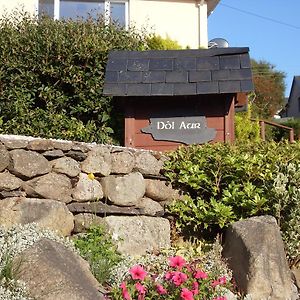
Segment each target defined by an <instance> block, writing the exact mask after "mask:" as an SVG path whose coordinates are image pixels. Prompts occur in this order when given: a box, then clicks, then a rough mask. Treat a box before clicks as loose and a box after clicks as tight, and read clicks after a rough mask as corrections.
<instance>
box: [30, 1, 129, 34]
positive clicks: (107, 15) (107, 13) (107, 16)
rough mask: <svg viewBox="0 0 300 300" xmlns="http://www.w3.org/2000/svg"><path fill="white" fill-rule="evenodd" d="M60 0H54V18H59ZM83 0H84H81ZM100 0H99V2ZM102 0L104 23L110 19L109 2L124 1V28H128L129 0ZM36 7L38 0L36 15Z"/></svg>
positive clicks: (107, 22)
mask: <svg viewBox="0 0 300 300" xmlns="http://www.w3.org/2000/svg"><path fill="white" fill-rule="evenodd" d="M60 1H61V0H54V20H59V14H60V11H59V4H60ZM82 1H84V0H82ZM100 1H101V0H99V2H100ZM102 2H104V8H105V15H104V17H105V22H106V24H109V21H110V4H111V3H124V4H125V28H126V29H128V27H129V3H128V2H129V0H103V1H102ZM38 9H39V0H35V11H36V13H37V15H38V13H39V12H38Z"/></svg>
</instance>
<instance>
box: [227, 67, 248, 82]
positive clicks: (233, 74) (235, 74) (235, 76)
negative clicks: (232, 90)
mask: <svg viewBox="0 0 300 300" xmlns="http://www.w3.org/2000/svg"><path fill="white" fill-rule="evenodd" d="M251 78H252V72H251V69H238V70H230V75H229V77H228V79H230V80H244V79H251Z"/></svg>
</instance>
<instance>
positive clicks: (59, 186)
mask: <svg viewBox="0 0 300 300" xmlns="http://www.w3.org/2000/svg"><path fill="white" fill-rule="evenodd" d="M23 188H24V190H25V191H26V193H27V195H28V196H30V197H41V198H45V199H54V200H57V201H61V202H65V203H68V202H71V200H72V197H71V194H72V184H71V180H70V179H69V178H68V177H67V176H66V175H63V174H57V173H49V174H46V175H43V176H40V177H36V178H33V179H31V180H29V181H26V182H25V183H24V184H23Z"/></svg>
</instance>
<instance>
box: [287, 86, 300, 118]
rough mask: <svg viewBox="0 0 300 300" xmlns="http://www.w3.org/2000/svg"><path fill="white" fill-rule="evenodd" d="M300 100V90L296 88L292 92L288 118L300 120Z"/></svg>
mask: <svg viewBox="0 0 300 300" xmlns="http://www.w3.org/2000/svg"><path fill="white" fill-rule="evenodd" d="M299 99H300V89H299V88H297V87H295V88H294V89H293V90H292V94H291V96H290V100H289V102H288V109H287V117H295V118H300V110H299V105H300V104H299V101H300V100H299Z"/></svg>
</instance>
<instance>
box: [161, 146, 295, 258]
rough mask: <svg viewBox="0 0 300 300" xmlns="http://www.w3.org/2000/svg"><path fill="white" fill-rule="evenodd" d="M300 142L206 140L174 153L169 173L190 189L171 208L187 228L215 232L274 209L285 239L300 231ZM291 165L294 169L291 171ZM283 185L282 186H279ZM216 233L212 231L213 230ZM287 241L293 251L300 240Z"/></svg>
mask: <svg viewBox="0 0 300 300" xmlns="http://www.w3.org/2000/svg"><path fill="white" fill-rule="evenodd" d="M299 161H300V143H295V144H287V143H279V144H276V143H274V142H271V143H248V144H240V145H228V144H206V145H203V146H195V145H192V146H189V147H182V148H180V149H179V150H177V151H175V152H173V153H171V154H170V160H169V161H167V162H166V165H165V168H166V172H165V175H166V176H167V177H168V178H169V179H170V180H171V181H172V182H173V184H175V185H177V186H179V187H180V188H181V189H183V190H184V191H185V193H186V196H185V199H183V200H177V201H174V203H173V204H172V205H171V206H170V207H169V211H170V212H171V213H173V214H175V215H177V226H178V228H179V229H180V230H181V231H182V232H183V233H188V234H190V233H191V232H193V233H194V234H195V235H197V234H203V233H207V232H209V233H210V234H211V233H215V232H218V231H219V230H220V228H222V227H224V226H227V225H228V224H229V223H231V222H233V221H237V220H239V219H242V218H247V217H251V216H256V215H262V214H271V215H274V216H275V217H276V218H277V221H278V223H279V225H280V227H281V230H283V231H284V236H285V240H286V241H287V240H290V242H291V243H292V241H294V238H295V237H298V236H299V228H298V227H299V226H298V225H297V224H299V222H298V219H297V218H298V217H296V215H297V214H298V207H299V201H300V194H299V192H298V190H299V184H300V180H299V176H300V175H299V174H300V169H299ZM292 170H293V171H292ZM277 186H280V189H279V188H278V187H277ZM212 236H213V235H212ZM296 244H297V245H298V246H297V245H295V246H293V247H292V248H293V250H292V248H291V246H288V247H287V248H288V249H287V250H288V251H289V255H290V257H295V255H296V254H295V252H297V251H298V253H299V248H298V249H296V248H297V247H299V244H298V242H296Z"/></svg>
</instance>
